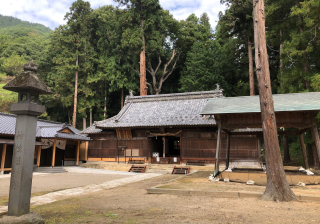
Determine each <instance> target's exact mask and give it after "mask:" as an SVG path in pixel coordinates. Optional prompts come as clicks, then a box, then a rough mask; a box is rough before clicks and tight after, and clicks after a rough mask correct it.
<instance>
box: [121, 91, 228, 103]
mask: <svg viewBox="0 0 320 224" xmlns="http://www.w3.org/2000/svg"><path fill="white" fill-rule="evenodd" d="M208 95H216V96H217V97H223V90H222V89H216V90H212V91H200V92H186V93H168V94H159V95H146V96H132V95H127V96H126V99H125V105H126V104H128V103H129V102H131V101H133V103H135V102H150V101H166V100H173V99H174V100H185V99H199V98H200V99H204V98H208V97H209V96H208ZM211 97H213V96H211ZM209 98H210V97H209Z"/></svg>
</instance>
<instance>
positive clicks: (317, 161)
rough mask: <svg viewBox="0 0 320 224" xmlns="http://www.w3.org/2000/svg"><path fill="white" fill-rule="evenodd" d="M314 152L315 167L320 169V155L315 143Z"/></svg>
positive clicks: (313, 145)
mask: <svg viewBox="0 0 320 224" xmlns="http://www.w3.org/2000/svg"><path fill="white" fill-rule="evenodd" d="M312 152H313V163H314V167H313V168H314V169H315V170H319V169H320V163H319V157H318V153H317V149H316V146H315V144H314V143H313V144H312Z"/></svg>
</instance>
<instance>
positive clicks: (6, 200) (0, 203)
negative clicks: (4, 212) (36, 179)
mask: <svg viewBox="0 0 320 224" xmlns="http://www.w3.org/2000/svg"><path fill="white" fill-rule="evenodd" d="M48 193H50V192H49V191H42V192H37V193H34V194H31V197H35V196H41V195H44V194H48ZM8 203H9V196H8V197H2V198H0V206H7V205H8Z"/></svg>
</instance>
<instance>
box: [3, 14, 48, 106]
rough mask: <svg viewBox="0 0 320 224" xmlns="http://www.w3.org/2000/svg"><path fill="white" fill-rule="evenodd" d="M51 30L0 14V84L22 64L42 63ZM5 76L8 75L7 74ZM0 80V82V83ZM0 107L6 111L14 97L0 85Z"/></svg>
mask: <svg viewBox="0 0 320 224" xmlns="http://www.w3.org/2000/svg"><path fill="white" fill-rule="evenodd" d="M50 32H51V30H50V29H49V28H48V27H45V26H44V25H41V24H38V23H29V22H26V21H21V20H20V19H17V18H14V17H11V16H3V15H0V85H1V87H2V86H3V85H4V84H5V83H6V82H7V81H9V80H11V79H12V78H10V77H13V76H16V75H18V74H19V73H21V71H22V70H23V65H24V64H25V63H26V62H27V61H30V60H31V59H32V60H34V61H35V62H36V63H38V64H41V61H42V60H43V56H44V55H45V54H46V53H45V52H46V50H47V49H48V44H49V36H50ZM6 76H8V77H6ZM1 83H2V84H1ZM0 92H1V96H0V99H1V100H0V111H1V112H9V105H10V103H11V102H13V101H15V100H17V99H15V97H14V96H16V95H15V94H11V93H10V92H7V91H5V90H2V88H1V91H0Z"/></svg>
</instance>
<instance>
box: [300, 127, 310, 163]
mask: <svg viewBox="0 0 320 224" xmlns="http://www.w3.org/2000/svg"><path fill="white" fill-rule="evenodd" d="M299 138H300V146H301V151H302V156H303V161H304V165H305V167H306V169H309V165H308V157H307V151H306V145H305V144H304V139H303V133H301V134H299Z"/></svg>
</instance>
